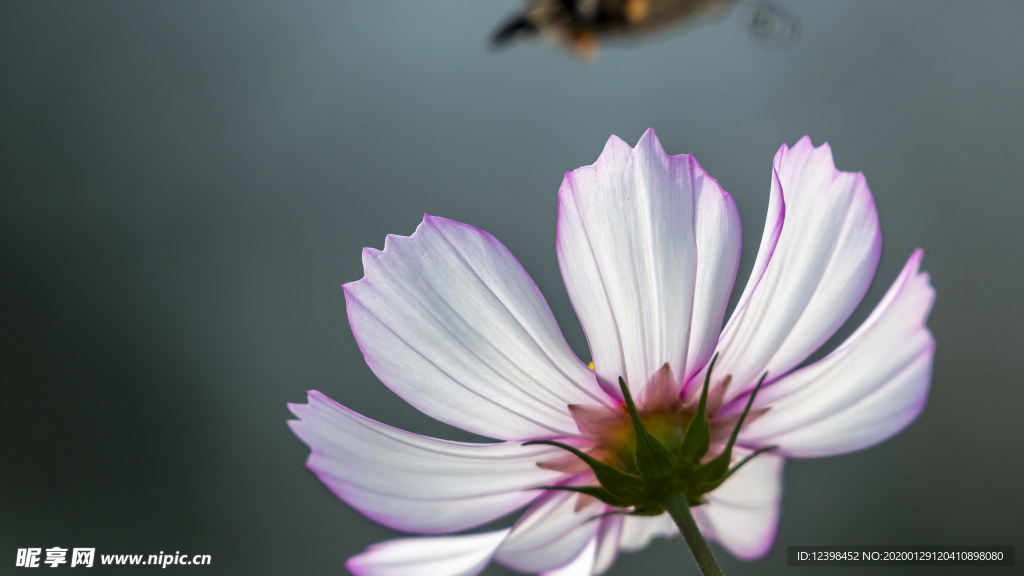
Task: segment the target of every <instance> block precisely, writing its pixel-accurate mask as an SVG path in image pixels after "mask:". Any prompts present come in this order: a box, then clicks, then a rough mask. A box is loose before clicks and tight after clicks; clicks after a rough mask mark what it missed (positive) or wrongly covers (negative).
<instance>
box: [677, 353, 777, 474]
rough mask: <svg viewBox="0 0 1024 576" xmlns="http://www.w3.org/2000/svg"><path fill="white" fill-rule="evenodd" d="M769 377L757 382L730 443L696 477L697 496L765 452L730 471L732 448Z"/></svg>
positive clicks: (733, 431) (752, 455) (742, 462)
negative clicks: (758, 393)
mask: <svg viewBox="0 0 1024 576" xmlns="http://www.w3.org/2000/svg"><path fill="white" fill-rule="evenodd" d="M767 377H768V373H767V372H765V373H764V374H763V375H761V379H760V380H758V381H757V385H755V386H754V389H753V390H752V391H751V392H750V398H747V405H746V406H745V407H744V408H743V413H742V414H740V418H739V420H737V421H736V426H735V427H734V428H733V429H732V433H731V434H730V435H729V441H728V442H727V443H726V445H725V448H723V449H722V451H721V452H720V453H719V454H718V456H715V457H714V458H712V459H711V460H710V461H709V462H708V463H707V464H704V465H703V466H701V467H700V468H699V469H698V470H697V473H696V474H695V475H694V482H693V487H692V489H693V492H694V493H697V494H707V493H708V492H710V491H712V490H714V489H715V488H717V487H718V486H720V485H721V484H722V482H725V479H726V478H728V477H729V475H730V474H732V472H735V471H736V469H737V468H738V467H739V466H741V465H743V464H746V463H747V461H749V460H750V458H752V457H754V456H756V455H757V454H759V453H761V452H764V451H765V450H764V449H762V450H760V451H758V452H754V453H753V454H751V455H750V456H748V457H747V458H744V459H743V461H741V462H740V463H739V464H737V465H736V467H735V468H733V469H732V470H730V469H729V463H730V462H732V448H733V446H734V445H735V444H736V438H737V437H739V434H740V428H742V427H743V421H744V420H746V418H747V414H748V413H749V412H750V407H751V406H753V405H754V398H756V397H757V391H758V390H760V389H761V385H762V384H764V380H765V378H767Z"/></svg>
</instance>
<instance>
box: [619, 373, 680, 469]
mask: <svg viewBox="0 0 1024 576" xmlns="http://www.w3.org/2000/svg"><path fill="white" fill-rule="evenodd" d="M619 388H621V389H622V397H623V398H625V400H626V410H627V411H628V412H629V419H630V420H632V421H633V432H634V433H635V435H636V468H637V470H639V471H640V476H641V477H642V478H644V479H648V480H649V479H655V478H664V477H666V476H669V475H670V474H671V473H672V470H673V469H674V468H675V461H676V457H675V456H674V455H673V454H672V451H671V450H669V449H668V447H667V446H665V444H663V443H662V441H661V440H659V439H658V438H657V437H656V436H655V435H654V434H651V431H650V430H648V429H647V426H646V425H645V424H644V421H643V419H641V418H640V412H639V411H637V409H636V404H634V403H633V396H632V395H631V394H630V393H629V387H628V386H626V381H625V380H623V379H622V378H621V377H620V378H619Z"/></svg>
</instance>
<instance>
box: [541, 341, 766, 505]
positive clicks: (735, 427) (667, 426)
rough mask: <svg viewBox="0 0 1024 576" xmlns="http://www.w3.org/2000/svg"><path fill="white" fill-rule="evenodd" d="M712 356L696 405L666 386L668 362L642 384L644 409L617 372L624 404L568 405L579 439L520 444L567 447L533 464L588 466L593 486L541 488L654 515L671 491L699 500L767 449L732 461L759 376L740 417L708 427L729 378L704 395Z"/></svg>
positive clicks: (569, 469) (578, 469)
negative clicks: (575, 443)
mask: <svg viewBox="0 0 1024 576" xmlns="http://www.w3.org/2000/svg"><path fill="white" fill-rule="evenodd" d="M716 358H717V355H716ZM716 358H713V359H712V361H711V364H710V365H709V366H708V371H707V374H706V376H705V379H704V386H703V388H702V389H701V394H700V401H699V402H698V403H697V404H696V405H695V406H694V405H693V404H690V405H686V404H684V403H683V401H682V399H681V397H680V395H679V392H678V390H677V389H676V388H675V387H674V386H673V385H672V378H671V369H670V368H669V367H668V365H665V366H664V367H663V368H662V369H661V370H659V372H658V374H656V375H655V377H654V378H652V380H651V382H649V383H648V386H647V388H646V389H645V390H644V394H643V399H642V404H643V406H644V408H643V410H640V409H638V408H637V405H636V404H635V403H634V401H633V398H632V395H631V394H630V391H629V387H628V386H627V385H626V383H625V381H623V380H622V379H621V378H620V379H619V387H620V389H621V391H622V395H623V398H624V399H625V402H624V405H623V406H621V407H619V408H610V407H594V406H580V405H570V406H569V410H570V412H571V414H572V416H573V419H575V421H576V425H577V427H578V428H579V430H580V433H581V434H582V436H583V440H584V442H583V443H582V445H579V446H570V445H569V444H565V443H562V442H555V441H551V440H538V441H535V442H528V443H527V444H547V445H550V446H556V447H559V448H562V449H564V450H566V451H567V452H568V453H569V454H567V455H564V456H562V457H558V458H554V459H549V460H544V461H542V462H538V463H537V464H538V466H541V467H543V468H550V469H555V470H560V471H564V472H566V473H570V474H579V473H583V472H585V471H586V469H587V468H589V469H590V470H591V471H592V472H593V474H594V478H595V479H596V480H597V482H598V485H597V486H547V487H545V488H549V489H553V490H568V491H571V492H578V493H582V494H586V495H589V496H593V497H595V498H597V499H599V500H601V501H603V502H605V503H606V504H609V505H611V506H616V507H620V508H630V509H632V513H634V514H660V513H661V512H663V511H664V504H665V502H666V501H667V499H669V498H671V497H673V496H672V495H673V494H682V495H684V496H685V498H686V500H687V501H688V502H689V504H690V506H697V505H699V504H701V503H702V502H703V496H704V495H705V494H707V493H708V492H710V491H712V490H714V489H715V488H717V487H718V486H720V485H721V484H722V482H724V481H725V480H726V479H727V478H728V477H729V476H730V475H731V474H732V473H733V472H735V471H736V470H737V469H738V468H739V467H740V466H742V465H743V464H745V463H746V462H747V461H748V460H750V459H751V458H753V457H754V456H756V455H757V454H759V453H760V452H763V451H765V450H770V449H771V448H770V447H769V448H764V449H761V450H758V451H755V452H754V453H752V454H750V455H749V456H747V457H746V458H744V459H742V460H741V461H740V462H738V463H737V464H735V465H731V464H732V448H733V446H734V444H735V442H736V438H737V436H738V434H739V431H740V428H741V427H742V426H743V422H744V420H745V418H746V417H747V415H748V413H749V412H750V407H751V405H752V404H753V401H754V397H755V396H756V395H757V391H758V389H760V387H761V384H762V383H763V382H764V377H762V378H761V380H760V381H759V382H758V383H757V386H755V387H754V389H753V391H752V392H751V394H750V397H749V398H748V399H747V403H746V408H744V410H743V412H742V413H741V414H740V415H739V418H736V419H735V420H733V419H732V418H729V419H727V420H728V422H722V421H720V422H717V423H716V425H714V426H712V425H711V422H710V421H709V414H710V416H711V417H713V416H714V415H715V413H716V412H717V411H718V408H719V407H720V406H721V402H722V394H723V393H724V389H725V387H727V386H728V384H729V378H728V377H726V378H725V379H724V380H723V381H722V382H721V383H720V384H719V385H718V386H716V393H715V394H714V395H712V396H713V397H709V392H708V388H709V384H710V381H711V371H712V369H713V368H714V363H715V359H716ZM765 376H767V374H766V375H765ZM727 425H728V426H727ZM730 429H731V431H730ZM726 437H727V438H728V439H727V441H725V442H724V443H723V442H722V440H723V439H724V438H726ZM712 446H714V449H712Z"/></svg>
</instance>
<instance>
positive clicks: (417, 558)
mask: <svg viewBox="0 0 1024 576" xmlns="http://www.w3.org/2000/svg"><path fill="white" fill-rule="evenodd" d="M507 534H508V530H499V531H497V532H485V533H483V534H469V535H466V536H436V537H428V538H399V539H396V540H388V541H386V542H380V543H378V544H374V545H372V546H370V547H369V548H367V549H366V551H365V552H363V553H362V554H359V555H357V556H353V557H352V558H349V560H348V562H346V563H345V567H346V568H348V569H349V571H350V572H352V574H355V576H422V575H424V574H429V575H430V576H475V575H476V574H479V573H480V572H482V571H483V569H484V568H486V567H487V564H488V563H490V561H491V557H493V556H494V552H495V550H497V549H498V546H500V545H501V542H502V541H503V540H504V539H505V536H506V535H507Z"/></svg>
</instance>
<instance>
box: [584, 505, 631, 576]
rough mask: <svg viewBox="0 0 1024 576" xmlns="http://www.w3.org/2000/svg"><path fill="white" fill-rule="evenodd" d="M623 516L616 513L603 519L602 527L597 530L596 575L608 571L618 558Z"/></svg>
mask: <svg viewBox="0 0 1024 576" xmlns="http://www.w3.org/2000/svg"><path fill="white" fill-rule="evenodd" d="M623 518H624V516H622V515H620V514H614V515H610V516H606V517H604V518H603V519H602V520H601V527H600V528H598V530H597V548H596V550H595V551H594V568H593V571H592V572H593V574H594V576H599V575H600V574H604V573H605V572H607V571H608V569H609V568H611V567H612V564H614V563H615V559H616V558H618V556H619V541H620V540H621V539H622V521H623Z"/></svg>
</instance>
